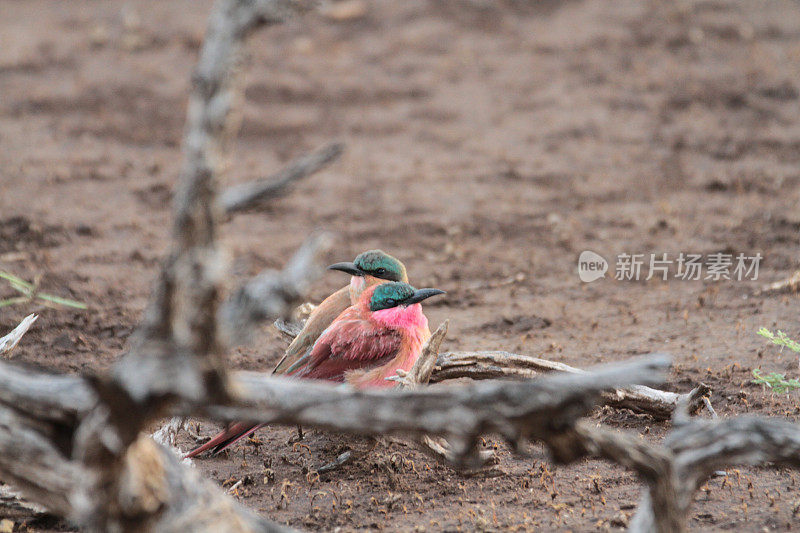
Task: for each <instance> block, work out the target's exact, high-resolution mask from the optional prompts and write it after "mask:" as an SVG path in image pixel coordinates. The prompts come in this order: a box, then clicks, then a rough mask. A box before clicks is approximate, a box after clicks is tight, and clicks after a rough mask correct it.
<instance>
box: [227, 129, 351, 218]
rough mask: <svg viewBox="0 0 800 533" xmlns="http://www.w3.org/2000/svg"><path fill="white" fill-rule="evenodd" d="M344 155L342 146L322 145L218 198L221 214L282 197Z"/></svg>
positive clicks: (232, 188) (337, 144)
mask: <svg viewBox="0 0 800 533" xmlns="http://www.w3.org/2000/svg"><path fill="white" fill-rule="evenodd" d="M343 152H344V144H342V143H339V142H333V143H329V144H326V145H325V146H323V147H322V148H319V149H317V150H315V151H313V152H311V153H310V154H306V155H304V156H302V157H299V158H297V159H296V160H294V161H292V162H291V163H289V165H288V166H287V167H286V168H284V169H283V170H281V171H279V172H277V173H276V174H274V175H273V176H270V177H269V178H268V179H266V180H258V181H251V182H248V183H242V184H239V185H234V186H233V187H230V188H228V189H227V190H225V191H223V192H222V193H221V194H220V195H219V199H218V202H219V207H220V209H221V210H222V211H223V212H226V213H233V212H236V211H242V210H244V209H248V208H250V207H254V206H257V205H259V204H261V203H264V202H265V201H268V200H272V199H274V198H276V197H278V196H280V195H282V194H285V193H286V191H287V189H288V188H289V186H290V185H292V184H294V183H296V182H298V181H300V180H302V179H303V178H305V177H307V176H310V175H312V174H314V173H315V172H317V171H319V170H321V169H323V168H325V167H326V166H327V165H329V164H330V163H332V162H333V161H336V160H337V159H338V158H339V156H340V155H342V153H343Z"/></svg>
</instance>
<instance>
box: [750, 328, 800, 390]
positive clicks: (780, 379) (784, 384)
mask: <svg viewBox="0 0 800 533" xmlns="http://www.w3.org/2000/svg"><path fill="white" fill-rule="evenodd" d="M758 334H759V335H761V336H762V337H764V338H765V339H767V340H769V341H770V342H771V343H772V344H777V345H778V346H780V347H781V350H783V349H784V348H789V349H790V350H792V351H793V352H797V353H800V343H798V342H797V341H795V340H793V339H791V338H789V336H788V335H786V333H784V332H782V331H781V330H778V331H777V332H776V333H772V332H771V331H770V330H768V329H767V328H761V329H759V330H758ZM753 377H754V378H755V379H754V380H753V383H755V384H756V385H763V386H764V387H769V388H770V389H772V390H773V391H774V392H775V393H777V394H787V393H789V392H792V391H794V390H797V389H800V381H798V380H796V379H786V376H784V375H783V374H780V373H778V372H772V373H771V374H767V375H764V374H762V373H761V370H760V369H758V368H754V369H753Z"/></svg>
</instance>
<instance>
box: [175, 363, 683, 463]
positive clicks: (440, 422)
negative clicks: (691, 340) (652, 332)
mask: <svg viewBox="0 0 800 533" xmlns="http://www.w3.org/2000/svg"><path fill="white" fill-rule="evenodd" d="M668 366H669V361H668V359H667V358H665V357H661V356H651V357H648V358H645V359H640V360H636V361H632V362H628V363H625V364H624V365H609V366H607V367H604V368H599V369H598V370H597V372H592V373H591V374H588V373H585V374H574V375H572V374H552V375H549V376H544V377H542V378H540V379H538V380H535V381H522V382H497V381H487V382H479V383H474V384H470V385H463V386H449V387H425V388H420V389H416V390H400V391H392V390H389V391H350V390H347V389H343V388H341V387H339V386H335V385H329V384H327V383H308V382H305V381H303V380H293V379H290V378H288V379H287V378H282V377H277V376H265V375H263V374H258V373H247V372H242V373H238V374H237V375H236V385H237V388H238V389H239V390H240V391H242V392H241V395H240V396H239V399H238V401H237V402H236V403H232V404H220V405H210V406H202V405H199V406H196V407H197V409H200V410H201V411H202V412H204V413H206V415H207V416H209V417H210V418H213V419H215V420H218V421H226V422H232V421H236V420H251V421H253V422H262V423H279V424H292V425H294V424H301V425H303V426H309V427H319V428H324V429H329V430H333V431H339V432H344V433H356V434H359V435H387V434H388V435H404V436H411V437H415V436H421V435H428V436H441V437H445V438H446V439H447V440H448V441H449V442H450V443H451V444H452V446H453V449H454V454H455V457H456V459H457V461H458V464H459V466H469V467H474V466H476V461H475V455H474V453H475V444H476V442H477V438H478V436H479V435H481V434H483V433H491V432H496V433H499V434H500V435H502V436H504V437H505V438H506V439H508V440H509V441H511V442H512V443H515V444H516V443H518V442H519V441H520V439H522V438H526V437H528V438H533V439H542V437H543V435H547V434H550V433H552V432H553V431H560V430H562V429H563V428H567V427H571V426H572V425H573V424H574V422H575V421H576V420H577V419H578V418H579V417H580V416H583V415H585V414H586V413H587V412H588V411H589V410H590V409H591V408H592V407H593V406H594V401H595V400H596V399H597V398H598V397H599V394H600V392H601V391H603V390H607V389H609V388H615V387H624V386H627V385H630V384H632V383H637V382H638V383H651V384H655V383H658V382H660V381H661V380H662V379H663V374H664V371H665V370H666V368H667V367H668ZM189 411H192V410H191V409H190V410H187V411H186V412H182V413H176V414H190V412H189ZM193 412H194V411H193Z"/></svg>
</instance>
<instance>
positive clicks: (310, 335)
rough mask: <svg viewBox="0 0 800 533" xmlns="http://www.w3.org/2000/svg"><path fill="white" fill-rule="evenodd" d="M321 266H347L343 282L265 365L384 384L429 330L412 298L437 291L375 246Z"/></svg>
mask: <svg viewBox="0 0 800 533" xmlns="http://www.w3.org/2000/svg"><path fill="white" fill-rule="evenodd" d="M328 268H329V269H331V270H340V271H342V272H345V273H347V274H350V276H351V278H350V284H349V285H347V286H345V287H342V288H341V289H339V290H338V291H336V292H334V293H333V294H331V295H330V296H328V297H327V298H326V299H325V300H324V301H323V302H322V303H321V304H319V306H317V308H316V309H314V311H313V312H312V313H311V315H310V316H309V317H308V320H307V321H306V323H305V326H304V327H303V330H302V331H301V332H300V334H299V335H298V336H297V337H295V339H294V341H292V343H291V344H290V345H289V348H287V350H286V353H285V355H284V356H283V359H281V360H280V362H279V363H278V365H277V366H276V367H275V370H274V371H273V373H275V374H283V375H286V376H294V377H299V378H309V379H323V380H328V381H334V382H340V383H341V382H346V383H349V384H350V385H352V386H354V387H356V388H371V387H391V386H392V385H393V384H394V382H393V381H390V380H388V379H387V378H389V377H391V376H394V375H395V374H396V373H397V370H398V369H400V370H404V371H406V372H407V371H408V370H410V369H411V367H412V366H413V365H414V363H415V362H416V360H417V358H418V357H419V355H420V352H421V351H422V346H423V344H424V343H425V341H427V340H428V338H429V337H430V336H431V332H430V330H429V329H428V319H427V318H426V317H425V315H424V314H423V313H422V307H421V306H420V302H421V301H423V300H425V299H426V298H430V297H431V296H435V295H437V294H444V291H441V290H439V289H415V288H414V287H412V286H411V285H409V284H408V276H407V274H406V267H405V266H404V265H403V263H401V262H400V261H399V260H397V259H396V258H394V257H392V256H391V255H389V254H387V253H385V252H383V251H381V250H370V251H367V252H364V253H362V254H359V255H358V257H356V259H355V261H353V262H352V263H350V262H347V263H336V264H335V265H331V266H329V267H328ZM261 427H263V424H253V423H247V422H240V423H237V424H234V425H232V426H230V427H229V428H227V429H226V430H224V431H222V432H221V433H220V434H218V435H217V436H216V437H214V438H212V439H211V440H210V441H208V442H207V443H205V444H203V445H202V446H200V447H198V448H196V449H194V450H192V451H191V452H189V453H188V454H187V457H194V456H196V455H198V454H200V453H203V452H204V451H206V450H212V451H213V453H218V452H220V451H222V450H224V449H225V448H227V447H228V446H230V445H231V444H233V443H235V442H237V441H238V440H240V439H243V438H245V437H247V436H248V435H250V434H251V433H253V432H254V431H256V430H258V429H259V428H261Z"/></svg>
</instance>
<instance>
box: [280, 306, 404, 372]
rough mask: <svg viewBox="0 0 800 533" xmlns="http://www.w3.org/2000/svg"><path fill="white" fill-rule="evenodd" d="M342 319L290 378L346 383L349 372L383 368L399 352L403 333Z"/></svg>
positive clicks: (367, 323) (358, 321)
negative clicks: (345, 379) (346, 375)
mask: <svg viewBox="0 0 800 533" xmlns="http://www.w3.org/2000/svg"><path fill="white" fill-rule="evenodd" d="M342 318H344V317H340V319H337V320H336V321H335V322H334V323H333V324H331V326H330V327H329V328H328V329H327V330H325V332H324V333H323V334H322V335H320V337H319V339H317V342H316V343H315V344H314V347H313V348H311V350H310V351H309V353H308V355H307V356H306V357H303V358H302V359H301V360H300V361H298V362H297V364H295V366H294V367H293V368H290V369H289V370H287V372H286V373H287V375H293V376H297V377H304V378H314V379H327V380H330V381H344V375H345V373H346V372H348V371H351V370H358V369H364V368H374V367H377V366H380V365H382V364H384V363H386V362H388V361H389V360H391V359H392V358H393V357H395V355H397V353H398V352H399V350H400V347H401V343H402V337H401V336H400V333H399V332H397V331H395V330H391V329H387V328H383V327H380V326H378V325H376V324H374V323H372V322H370V321H369V320H363V319H352V320H342Z"/></svg>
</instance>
